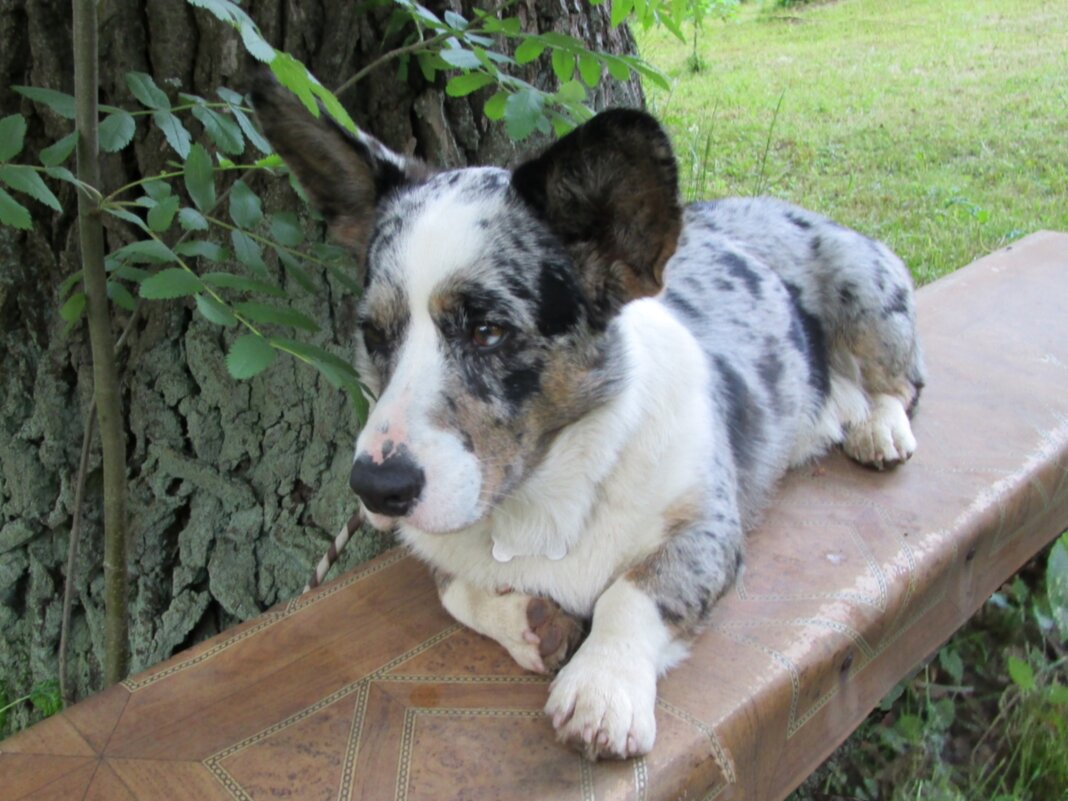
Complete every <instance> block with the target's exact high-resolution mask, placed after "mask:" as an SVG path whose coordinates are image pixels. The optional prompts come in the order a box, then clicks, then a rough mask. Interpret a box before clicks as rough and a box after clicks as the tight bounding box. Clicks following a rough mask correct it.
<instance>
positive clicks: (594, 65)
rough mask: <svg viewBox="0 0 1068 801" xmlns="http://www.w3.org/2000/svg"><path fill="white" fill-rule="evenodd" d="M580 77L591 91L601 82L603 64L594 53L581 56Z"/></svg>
mask: <svg viewBox="0 0 1068 801" xmlns="http://www.w3.org/2000/svg"><path fill="white" fill-rule="evenodd" d="M579 76H580V77H581V78H582V82H583V83H585V84H586V85H587V86H589V87H590V88H591V89H592V88H593V87H595V86H596V85H597V84H598V83H600V82H601V62H600V61H598V60H597V57H596V56H594V55H593V54H592V53H583V54H582V55H580V56H579Z"/></svg>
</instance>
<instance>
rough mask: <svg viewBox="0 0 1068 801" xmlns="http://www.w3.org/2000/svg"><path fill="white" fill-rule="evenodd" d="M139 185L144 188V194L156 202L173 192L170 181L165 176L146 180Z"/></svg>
mask: <svg viewBox="0 0 1068 801" xmlns="http://www.w3.org/2000/svg"><path fill="white" fill-rule="evenodd" d="M141 187H142V188H143V189H144V190H145V194H146V195H148V196H149V197H150V198H152V199H153V200H155V201H156V202H162V201H164V200H166V199H167V198H169V197H170V196H171V195H172V194H174V190H172V189H171V183H170V181H168V180H166V179H165V178H157V179H155V180H154V181H146V182H145V183H144V184H142V185H141Z"/></svg>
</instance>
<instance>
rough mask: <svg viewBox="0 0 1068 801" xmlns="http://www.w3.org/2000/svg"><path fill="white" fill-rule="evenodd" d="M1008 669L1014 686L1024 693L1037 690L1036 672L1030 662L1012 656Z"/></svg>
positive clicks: (1010, 656)
mask: <svg viewBox="0 0 1068 801" xmlns="http://www.w3.org/2000/svg"><path fill="white" fill-rule="evenodd" d="M1008 668H1009V678H1011V679H1012V682H1013V684H1015V685H1016V686H1017V687H1019V688H1020V689H1021V690H1023V691H1024V692H1030V691H1031V690H1033V689H1035V671H1034V669H1033V668H1032V667H1031V665H1030V664H1029V663H1028V662H1025V661H1024V660H1022V659H1020V658H1019V657H1017V656H1013V655H1011V654H1010V655H1009V663H1008Z"/></svg>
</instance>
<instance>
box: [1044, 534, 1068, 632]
mask: <svg viewBox="0 0 1068 801" xmlns="http://www.w3.org/2000/svg"><path fill="white" fill-rule="evenodd" d="M1046 595H1047V596H1048V597H1049V608H1050V615H1051V616H1052V617H1053V621H1054V623H1055V624H1056V626H1057V629H1058V630H1059V631H1060V635H1061V639H1063V640H1068V533H1065V534H1062V535H1061V537H1060V539H1059V540H1057V542H1055V543H1054V544H1053V548H1052V549H1051V550H1050V552H1049V561H1048V562H1046Z"/></svg>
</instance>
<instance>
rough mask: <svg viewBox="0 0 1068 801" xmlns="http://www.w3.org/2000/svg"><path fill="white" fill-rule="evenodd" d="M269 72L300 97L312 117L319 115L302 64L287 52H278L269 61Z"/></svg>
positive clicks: (309, 78) (317, 106)
mask: <svg viewBox="0 0 1068 801" xmlns="http://www.w3.org/2000/svg"><path fill="white" fill-rule="evenodd" d="M271 72H273V73H274V77H275V78H277V79H278V82H279V83H280V84H282V86H284V87H286V88H287V89H289V91H291V92H292V93H293V94H295V95H296V96H297V97H298V98H299V99H300V102H301V103H303V104H304V108H306V109H308V111H309V113H311V115H312V116H313V117H318V116H319V104H318V103H316V102H315V95H314V93H313V92H312V81H311V75H310V74H309V73H308V70H307V68H305V66H304V65H303V64H301V63H300V62H299V61H298V60H297V59H295V58H293V56H291V55H289V54H288V53H281V52H280V53H278V55H276V56H275V57H274V60H273V61H271Z"/></svg>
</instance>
